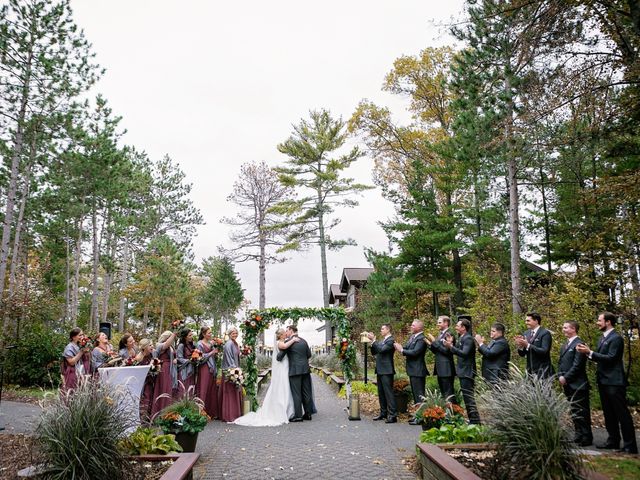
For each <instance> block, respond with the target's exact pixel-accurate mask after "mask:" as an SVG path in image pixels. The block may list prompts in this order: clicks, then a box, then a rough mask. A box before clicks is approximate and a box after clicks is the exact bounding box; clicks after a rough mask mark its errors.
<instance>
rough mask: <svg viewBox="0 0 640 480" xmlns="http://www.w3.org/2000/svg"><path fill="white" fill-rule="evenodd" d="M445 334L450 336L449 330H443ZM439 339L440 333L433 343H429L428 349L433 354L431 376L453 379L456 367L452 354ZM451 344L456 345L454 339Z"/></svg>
mask: <svg viewBox="0 0 640 480" xmlns="http://www.w3.org/2000/svg"><path fill="white" fill-rule="evenodd" d="M445 333H449V334H451V332H450V331H449V329H447V330H445ZM440 337H442V333H440V334H439V335H438V337H437V338H436V339H435V341H434V342H431V346H430V347H429V348H430V349H431V351H432V352H433V353H434V354H435V363H434V367H433V374H434V375H437V376H438V377H455V376H456V367H455V364H454V362H453V353H452V352H451V350H449V349H448V348H447V347H445V346H444V344H443V343H442V342H443V340H441V339H440ZM453 344H454V345H455V344H456V340H455V338H454V339H453Z"/></svg>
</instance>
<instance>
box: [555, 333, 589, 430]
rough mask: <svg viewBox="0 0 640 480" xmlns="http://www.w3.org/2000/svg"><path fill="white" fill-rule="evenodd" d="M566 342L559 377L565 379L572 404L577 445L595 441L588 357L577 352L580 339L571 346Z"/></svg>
mask: <svg viewBox="0 0 640 480" xmlns="http://www.w3.org/2000/svg"><path fill="white" fill-rule="evenodd" d="M567 343H568V342H565V343H564V345H562V347H561V348H560V357H559V358H558V377H564V379H565V380H566V383H565V384H564V385H563V386H562V389H563V391H564V394H565V396H566V397H567V399H568V400H569V401H570V402H571V418H572V420H573V427H574V428H575V431H576V437H575V441H576V442H577V443H581V442H588V443H591V441H592V440H593V434H592V432H591V407H590V405H589V379H588V378H587V356H586V355H583V354H582V353H580V352H578V351H576V346H577V345H579V344H581V343H582V340H580V338H579V337H576V338H574V339H573V340H572V341H571V344H570V345H568V344H567Z"/></svg>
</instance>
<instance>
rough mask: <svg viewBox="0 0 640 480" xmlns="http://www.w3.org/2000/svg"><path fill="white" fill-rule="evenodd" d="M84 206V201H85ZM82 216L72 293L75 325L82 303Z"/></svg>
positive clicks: (79, 226) (72, 313) (79, 220)
mask: <svg viewBox="0 0 640 480" xmlns="http://www.w3.org/2000/svg"><path fill="white" fill-rule="evenodd" d="M83 204H84V201H83ZM82 224H83V220H82V216H81V217H80V218H78V227H77V228H78V238H77V239H76V249H75V253H74V261H75V264H74V272H73V290H72V291H71V320H72V322H74V323H75V321H76V320H77V318H78V304H79V303H80V299H79V292H80V265H81V263H82Z"/></svg>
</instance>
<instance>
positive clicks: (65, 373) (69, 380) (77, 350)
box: [62, 327, 90, 390]
mask: <svg viewBox="0 0 640 480" xmlns="http://www.w3.org/2000/svg"><path fill="white" fill-rule="evenodd" d="M83 337H84V334H83V333H82V329H80V328H78V327H76V328H74V329H72V330H71V331H70V332H69V343H68V344H67V346H66V347H64V352H63V353H62V356H63V357H64V358H63V359H62V377H63V385H62V387H63V389H64V390H73V389H74V388H76V386H77V385H78V381H79V380H80V378H82V376H83V375H88V374H89V366H90V362H88V361H86V357H87V355H86V353H87V352H88V351H89V348H88V347H82V346H81V341H82V339H83Z"/></svg>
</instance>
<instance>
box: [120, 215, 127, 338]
mask: <svg viewBox="0 0 640 480" xmlns="http://www.w3.org/2000/svg"><path fill="white" fill-rule="evenodd" d="M128 280H129V227H127V230H126V232H125V235H124V248H123V251H122V268H121V269H120V304H119V305H118V329H119V331H120V332H124V319H125V315H126V310H127V298H126V297H125V295H124V292H125V290H126V289H127V281H128Z"/></svg>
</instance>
